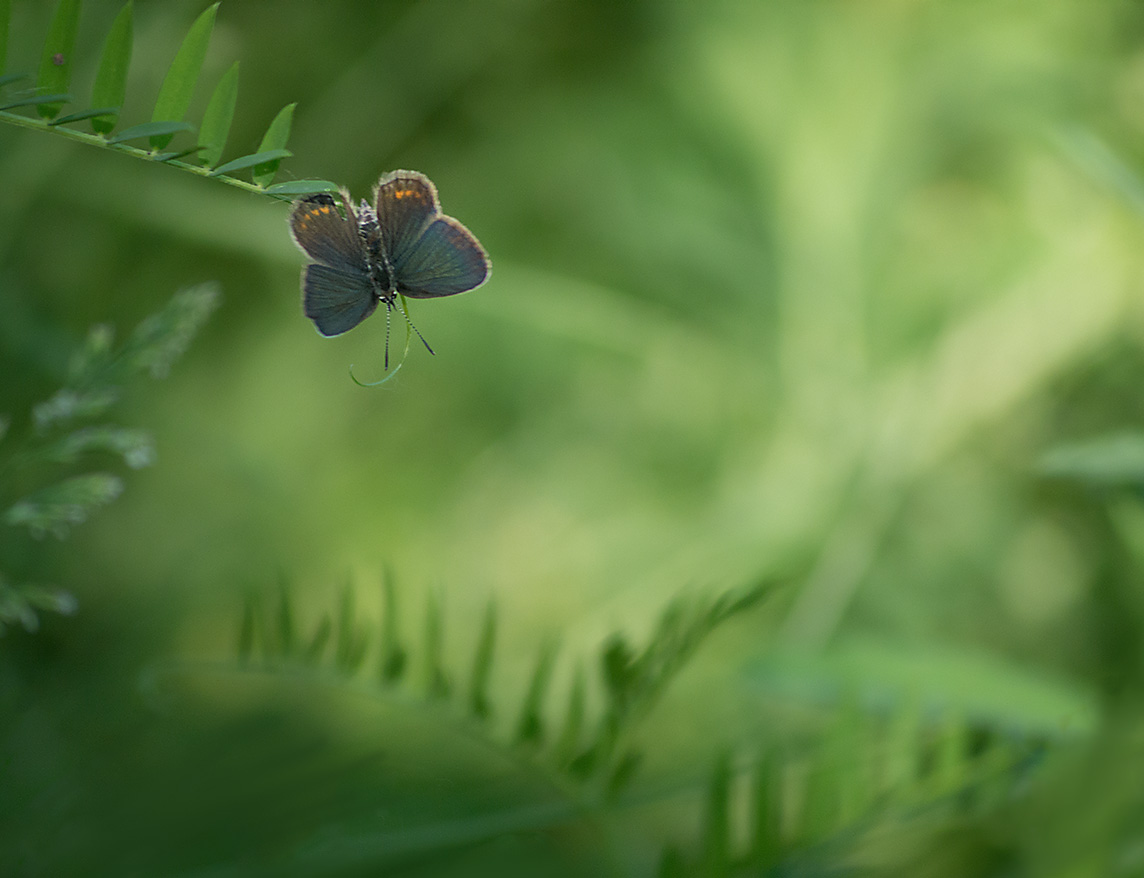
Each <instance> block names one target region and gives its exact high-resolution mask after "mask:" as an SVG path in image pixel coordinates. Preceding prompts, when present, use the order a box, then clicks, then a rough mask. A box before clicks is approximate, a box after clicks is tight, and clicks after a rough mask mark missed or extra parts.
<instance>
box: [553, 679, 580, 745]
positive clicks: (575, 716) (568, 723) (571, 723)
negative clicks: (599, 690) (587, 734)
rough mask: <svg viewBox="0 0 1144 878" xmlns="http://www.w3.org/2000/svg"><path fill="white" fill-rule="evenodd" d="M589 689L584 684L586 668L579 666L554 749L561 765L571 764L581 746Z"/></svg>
mask: <svg viewBox="0 0 1144 878" xmlns="http://www.w3.org/2000/svg"><path fill="white" fill-rule="evenodd" d="M586 699H587V690H586V688H585V684H584V669H583V668H581V667H577V668H576V671H575V673H574V674H573V676H572V686H571V689H569V692H568V710H567V712H566V713H565V714H564V729H563V730H562V731H561V732H560V737H559V738H557V739H556V746H555V748H554V750H553V752H554V753H555V756H556V762H557V764H558V765H560V766H562V767H563V766H566V765H571V764H572V760H573V759H575V758H576V752H577V750H578V749H579V747H580V737H581V735H582V733H583V730H584V719H585V707H586V704H585V702H586Z"/></svg>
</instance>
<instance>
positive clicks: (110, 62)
mask: <svg viewBox="0 0 1144 878" xmlns="http://www.w3.org/2000/svg"><path fill="white" fill-rule="evenodd" d="M131 2H132V0H127V3H126V4H125V5H124V7H123V8H122V9H120V10H119V14H118V15H117V16H115V21H113V22H112V23H111V30H110V31H109V32H108V34H107V42H105V43H104V44H103V54H102V55H101V56H100V58H99V71H98V72H97V73H96V74H95V86H94V87H93V88H92V90H91V104H92V106H93V107H117V108H119V107H122V106H123V101H124V99H125V98H126V96H127V68H128V67H129V66H130V64H131V43H132V31H133V24H132V12H131V8H132V7H131ZM118 118H119V111H118V109H117V110H116V111H115V113H114V114H105V113H99V114H96V115H95V116H94V117H93V118H92V122H91V128H92V130H93V131H94V132H95V133H96V134H110V133H111V132H112V131H113V130H114V129H115V123H116V121H117V120H118Z"/></svg>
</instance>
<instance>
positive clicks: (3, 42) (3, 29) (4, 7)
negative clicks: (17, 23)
mask: <svg viewBox="0 0 1144 878" xmlns="http://www.w3.org/2000/svg"><path fill="white" fill-rule="evenodd" d="M11 24H12V0H0V73H3V72H4V69H5V67H6V66H7V64H8V29H9V27H10V26H11Z"/></svg>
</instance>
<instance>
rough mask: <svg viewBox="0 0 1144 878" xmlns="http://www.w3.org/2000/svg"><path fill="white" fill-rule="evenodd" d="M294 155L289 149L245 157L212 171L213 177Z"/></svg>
mask: <svg viewBox="0 0 1144 878" xmlns="http://www.w3.org/2000/svg"><path fill="white" fill-rule="evenodd" d="M293 154H294V153H292V152H290V150H288V149H272V150H270V151H269V152H256V153H252V154H251V155H244V156H243V157H242V158H238V159H234V160H233V161H229V162H227V163H226V164H225V165H219V166H218V167H217V168H215V169H214V170H213V171H211V174H210V175H211V176H212V177H217V176H219V175H220V174H227V173H230V172H231V171H241V170H242V169H243V168H249V167H251V166H252V165H258V164H265V163H266V162H269V161H277V160H279V159H284V158H286V157H287V156H292V155H293Z"/></svg>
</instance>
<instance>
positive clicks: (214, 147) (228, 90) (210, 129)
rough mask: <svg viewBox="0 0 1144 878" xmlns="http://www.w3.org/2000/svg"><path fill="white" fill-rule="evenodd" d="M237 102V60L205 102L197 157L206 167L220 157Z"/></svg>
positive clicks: (214, 163)
mask: <svg viewBox="0 0 1144 878" xmlns="http://www.w3.org/2000/svg"><path fill="white" fill-rule="evenodd" d="M236 103H238V62H237V61H235V62H234V63H233V64H232V65H231V66H230V69H229V70H228V71H227V72H226V73H224V74H223V75H222V79H220V80H219V81H218V85H216V86H215V90H214V93H213V94H212V95H211V100H210V103H209V104H207V111H206V114H205V115H204V116H203V124H202V126H201V127H200V128H199V146H200V147H202V150H203V151H202V153H201V154H200V156H199V158H201V159H202V162H203V164H204V165H206V166H207V167H214V166H215V165H217V164H218V160H219V159H220V158H222V151H223V147H225V146H226V136H227V134H229V133H230V123H231V122H232V121H233V120H234V107H235V104H236Z"/></svg>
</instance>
